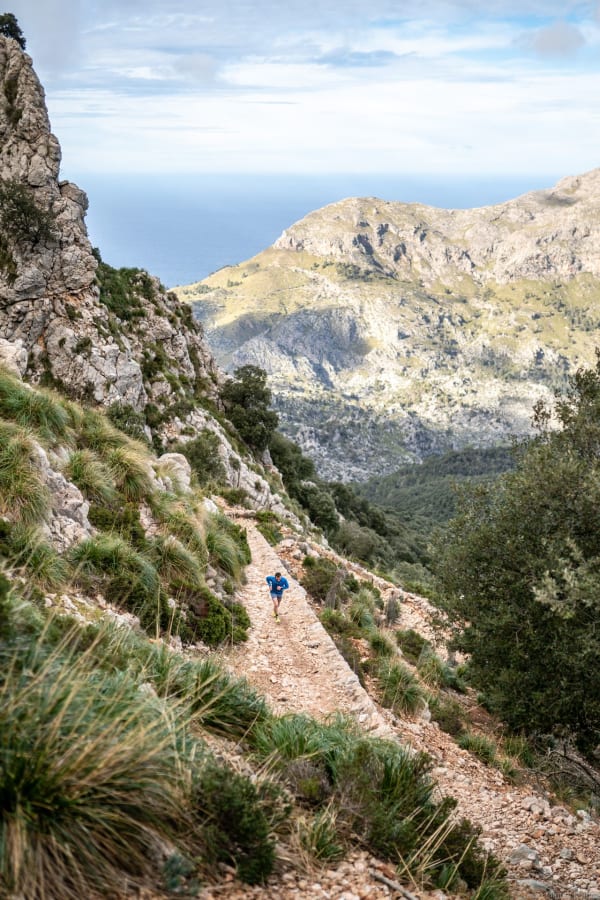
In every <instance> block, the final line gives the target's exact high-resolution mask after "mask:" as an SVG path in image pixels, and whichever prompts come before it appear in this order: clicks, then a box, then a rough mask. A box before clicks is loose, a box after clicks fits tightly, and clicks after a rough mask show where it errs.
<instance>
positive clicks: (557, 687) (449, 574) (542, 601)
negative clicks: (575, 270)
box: [436, 357, 600, 752]
mask: <svg viewBox="0 0 600 900" xmlns="http://www.w3.org/2000/svg"><path fill="white" fill-rule="evenodd" d="M553 416H554V417H555V419H556V422H557V424H558V429H557V430H552V429H551V428H550V425H551V424H552V417H553ZM535 421H536V425H537V428H538V436H537V437H536V438H535V439H534V440H532V441H531V442H530V444H529V445H528V446H527V448H526V449H525V450H524V451H523V452H522V454H521V458H520V460H519V465H518V468H517V469H516V470H515V471H514V472H512V473H509V474H506V475H504V476H502V477H501V478H500V479H499V481H498V482H497V483H496V484H495V485H494V486H492V487H485V486H484V487H480V488H479V489H478V490H476V491H474V492H473V493H472V494H471V495H470V496H469V497H468V498H466V499H465V501H464V503H463V506H462V509H461V512H460V514H459V516H458V517H457V518H456V519H455V520H454V521H453V522H452V523H451V524H450V526H449V529H448V532H447V533H446V535H445V536H444V537H443V538H441V539H440V541H439V543H438V549H437V554H436V556H437V566H436V568H437V572H438V578H439V584H440V590H441V594H442V597H443V601H442V602H443V605H444V608H445V609H446V610H447V612H448V614H449V616H450V618H451V621H452V622H453V624H454V627H455V637H454V646H455V647H457V648H460V649H461V650H463V651H465V652H466V653H468V654H469V655H470V662H469V676H470V680H471V682H472V683H473V684H474V685H475V686H476V687H478V688H479V689H480V690H481V691H483V693H484V695H485V701H486V704H487V705H488V706H489V708H490V709H492V710H493V711H495V712H497V713H498V714H499V715H500V716H501V717H502V718H503V719H504V721H505V722H507V723H508V725H509V726H510V727H511V728H513V729H514V730H516V731H523V732H525V733H529V734H532V733H533V734H536V733H537V734H551V735H555V736H556V735H560V736H562V737H569V736H570V737H571V738H572V739H573V740H574V741H575V742H576V743H577V745H578V746H579V748H580V749H582V750H584V751H586V752H588V751H590V752H591V751H592V750H593V748H594V747H596V746H597V745H598V743H599V741H600V680H599V679H600V641H599V639H598V634H597V629H596V628H595V627H594V624H593V623H594V622H595V620H596V619H597V616H598V610H599V606H598V597H599V596H600V576H599V572H600V556H599V554H598V542H599V540H600V517H599V510H600V464H599V462H598V460H599V459H600V453H599V452H598V448H599V447H600V357H599V360H598V364H597V366H596V368H595V369H593V370H587V371H584V370H581V371H579V372H578V373H577V374H576V375H575V376H574V377H573V378H572V379H571V382H570V387H569V391H568V393H567V394H566V395H565V396H563V397H562V398H561V399H558V400H557V402H556V404H555V406H554V409H553V410H551V409H548V408H546V407H544V406H543V405H540V406H538V408H537V410H536V417H535ZM549 673H551V674H550V675H549Z"/></svg>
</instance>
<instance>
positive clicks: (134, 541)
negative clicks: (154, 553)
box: [88, 503, 148, 551]
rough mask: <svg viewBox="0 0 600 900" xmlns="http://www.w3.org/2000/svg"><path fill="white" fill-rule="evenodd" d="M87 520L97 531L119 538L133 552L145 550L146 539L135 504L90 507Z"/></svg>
mask: <svg viewBox="0 0 600 900" xmlns="http://www.w3.org/2000/svg"><path fill="white" fill-rule="evenodd" d="M88 519H89V521H90V523H91V524H92V525H93V526H94V528H97V529H98V531H105V532H108V533H109V534H112V535H116V536H118V537H121V538H122V539H123V540H124V541H126V542H127V543H129V544H131V546H132V547H133V548H134V549H135V550H140V551H145V550H147V548H148V539H147V538H146V532H145V531H144V527H143V525H142V523H141V521H140V510H139V507H138V506H137V504H135V503H123V504H122V505H120V506H114V507H110V506H108V507H107V506H95V505H92V506H90V510H89V513H88Z"/></svg>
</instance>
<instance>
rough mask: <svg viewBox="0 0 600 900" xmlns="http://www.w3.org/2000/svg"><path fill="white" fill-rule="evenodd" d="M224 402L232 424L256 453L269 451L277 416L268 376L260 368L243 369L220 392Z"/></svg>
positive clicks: (235, 373)
mask: <svg viewBox="0 0 600 900" xmlns="http://www.w3.org/2000/svg"><path fill="white" fill-rule="evenodd" d="M221 400H222V401H223V405H224V406H225V409H226V411H227V415H228V418H229V421H230V422H231V423H232V424H233V425H234V426H235V427H236V429H237V430H238V432H239V434H240V436H241V437H242V439H243V440H244V441H245V442H246V443H247V444H248V446H249V447H251V448H252V449H253V450H256V451H258V452H259V453H262V452H263V451H264V450H266V449H267V446H268V444H269V440H270V438H271V435H272V433H273V431H274V430H275V429H276V428H277V424H278V421H279V419H278V416H277V414H276V413H274V412H273V411H272V410H271V409H270V408H269V407H270V403H271V391H270V390H269V388H268V387H267V373H266V372H265V371H264V370H263V369H260V368H258V366H242V367H241V368H239V369H236V370H235V372H234V373H233V378H232V379H230V380H229V381H227V382H226V383H225V384H224V385H223V387H222V388H221Z"/></svg>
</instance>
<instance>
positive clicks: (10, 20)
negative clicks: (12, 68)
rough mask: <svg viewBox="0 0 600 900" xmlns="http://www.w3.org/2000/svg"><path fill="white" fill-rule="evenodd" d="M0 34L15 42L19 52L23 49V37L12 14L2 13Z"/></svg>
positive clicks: (24, 42)
mask: <svg viewBox="0 0 600 900" xmlns="http://www.w3.org/2000/svg"><path fill="white" fill-rule="evenodd" d="M0 34H3V35H4V37H9V38H12V39H13V40H15V41H16V42H17V44H18V45H19V47H20V48H21V50H24V49H25V46H26V41H25V36H24V35H23V32H22V31H21V29H20V28H19V23H18V22H17V19H16V18H15V16H14V15H13V13H2V15H0Z"/></svg>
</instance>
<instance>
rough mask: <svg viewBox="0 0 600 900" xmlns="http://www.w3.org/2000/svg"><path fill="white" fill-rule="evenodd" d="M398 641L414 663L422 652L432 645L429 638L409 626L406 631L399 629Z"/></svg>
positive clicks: (405, 654)
mask: <svg viewBox="0 0 600 900" xmlns="http://www.w3.org/2000/svg"><path fill="white" fill-rule="evenodd" d="M396 642H397V644H398V646H399V647H400V649H401V650H402V653H403V655H404V656H405V657H406V658H407V660H408V661H409V662H411V663H413V664H414V665H416V664H417V662H418V661H419V657H420V656H421V653H423V651H424V650H425V649H426V648H427V647H430V646H431V645H430V643H429V641H428V640H427V638H424V637H423V636H422V635H420V634H419V633H418V631H414V629H412V628H408V629H407V630H406V631H397V632H396Z"/></svg>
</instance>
